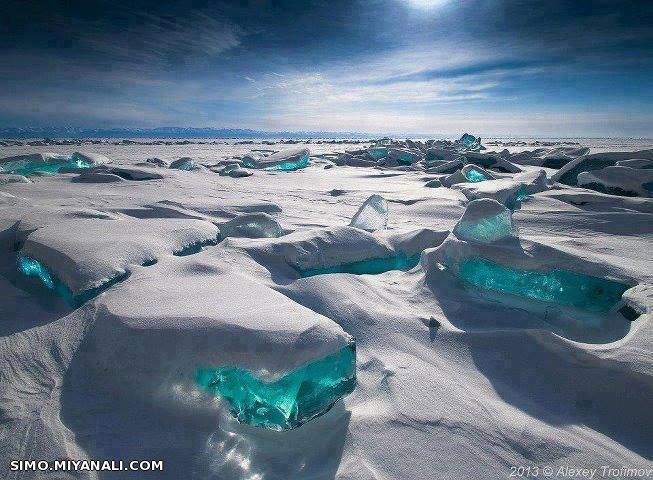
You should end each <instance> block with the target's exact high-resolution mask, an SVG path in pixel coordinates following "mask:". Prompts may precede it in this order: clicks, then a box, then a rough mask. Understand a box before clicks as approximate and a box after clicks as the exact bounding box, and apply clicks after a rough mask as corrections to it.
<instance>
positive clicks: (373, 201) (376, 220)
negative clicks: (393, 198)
mask: <svg viewBox="0 0 653 480" xmlns="http://www.w3.org/2000/svg"><path fill="white" fill-rule="evenodd" d="M349 225H350V226H352V227H356V228H360V229H361V230H367V231H368V232H373V231H375V230H383V229H385V228H388V202H386V200H385V198H383V197H382V196H381V195H376V194H375V195H372V196H371V197H370V198H368V199H367V200H365V203H363V205H361V207H360V208H359V209H358V211H357V212H356V214H355V215H354V216H353V217H352V219H351V222H350V223H349Z"/></svg>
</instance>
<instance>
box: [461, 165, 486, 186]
mask: <svg viewBox="0 0 653 480" xmlns="http://www.w3.org/2000/svg"><path fill="white" fill-rule="evenodd" d="M462 174H463V175H464V176H465V178H466V179H467V180H468V181H469V182H473V183H476V182H482V181H484V180H490V179H492V178H494V177H493V176H492V175H490V174H489V173H488V172H486V171H485V170H483V169H482V168H481V167H477V166H476V165H465V166H464V167H463V169H462Z"/></svg>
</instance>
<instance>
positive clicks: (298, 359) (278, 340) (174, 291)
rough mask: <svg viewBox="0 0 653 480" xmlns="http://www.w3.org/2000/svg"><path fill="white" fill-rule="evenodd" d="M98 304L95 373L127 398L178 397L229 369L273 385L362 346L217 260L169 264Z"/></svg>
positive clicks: (144, 272) (138, 275) (137, 275)
mask: <svg viewBox="0 0 653 480" xmlns="http://www.w3.org/2000/svg"><path fill="white" fill-rule="evenodd" d="M95 302H96V304H97V305H98V313H97V315H98V319H97V321H96V322H95V329H94V332H93V336H94V337H95V338H96V344H97V349H96V351H95V352H93V354H92V355H93V361H94V365H96V366H97V368H98V369H99V370H102V369H104V368H106V369H108V370H109V371H110V372H112V373H111V376H112V377H113V379H114V380H115V381H116V386H117V388H121V389H124V390H128V389H129V386H133V385H140V386H141V388H142V387H143V386H144V387H145V389H146V390H156V391H161V390H162V389H163V390H166V391H167V394H168V395H173V394H174V388H175V385H176V384H184V385H186V386H193V385H194V381H195V378H196V373H197V371H198V369H200V368H217V367H225V366H229V367H236V368H242V369H246V370H249V371H251V372H253V373H254V374H256V375H257V376H259V377H260V378H263V379H265V380H267V381H270V380H274V379H276V378H279V377H280V376H281V375H283V374H285V373H288V372H291V371H292V370H295V369H297V368H299V367H301V366H304V365H306V364H308V363H309V362H312V361H315V360H318V359H321V358H324V357H326V356H328V355H331V354H333V353H335V352H338V351H340V350H341V349H342V348H343V347H346V346H348V345H350V344H351V342H352V338H351V336H350V335H348V334H347V333H345V332H344V331H343V330H342V328H340V327H339V326H338V325H337V324H336V323H335V322H333V321H331V320H330V319H328V318H326V317H324V316H322V315H319V314H317V313H315V312H313V311H312V310H309V309H308V308H305V307H302V306H301V305H299V304H297V303H295V302H293V301H292V300H290V299H288V298H287V297H285V296H283V295H281V294H280V293H277V292H275V291H274V290H272V289H271V288H268V287H266V286H264V285H262V284H260V283H258V282H255V281H253V280H251V279H249V278H247V277H244V276H241V275H239V274H236V273H234V272H232V271H229V270H225V269H224V268H223V267H222V266H221V265H220V264H219V262H217V261H216V259H212V258H210V257H207V256H203V257H202V258H201V259H200V258H199V257H192V259H191V261H188V259H184V261H182V260H181V259H175V258H174V257H172V258H171V257H168V258H166V259H162V260H161V261H160V262H159V263H158V264H157V265H154V266H152V267H149V268H141V269H138V270H137V271H135V272H133V274H132V275H131V277H130V278H129V281H128V282H123V283H121V284H119V285H116V286H115V287H114V288H112V289H110V290H108V291H107V292H106V293H105V295H103V296H102V297H98V299H97V300H96V301H95ZM165 351H174V352H175V354H174V355H171V356H165V355H163V356H162V355H161V354H160V352H165ZM155 358H156V359H157V361H153V359H155ZM101 377H103V378H106V375H102V376H101ZM148 387H149V388H148Z"/></svg>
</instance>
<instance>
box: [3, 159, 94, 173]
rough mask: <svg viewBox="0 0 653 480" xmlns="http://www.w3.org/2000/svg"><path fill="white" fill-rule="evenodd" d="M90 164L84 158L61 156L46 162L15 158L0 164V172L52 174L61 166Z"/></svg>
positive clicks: (86, 165) (74, 166)
mask: <svg viewBox="0 0 653 480" xmlns="http://www.w3.org/2000/svg"><path fill="white" fill-rule="evenodd" d="M90 167H91V164H90V163H89V162H86V161H84V160H80V159H76V158H74V157H72V158H70V159H66V158H62V159H61V160H56V161H51V162H48V163H43V162H40V161H39V162H34V161H30V160H16V161H15V162H7V163H3V164H1V165H0V173H13V174H15V175H23V176H25V177H28V176H30V175H32V174H34V173H36V172H39V173H44V174H47V175H53V174H55V173H57V172H58V171H59V170H61V169H62V168H90Z"/></svg>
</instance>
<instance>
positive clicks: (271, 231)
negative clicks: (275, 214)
mask: <svg viewBox="0 0 653 480" xmlns="http://www.w3.org/2000/svg"><path fill="white" fill-rule="evenodd" d="M219 228H220V238H227V237H241V238H276V237H280V236H282V235H283V234H284V231H283V228H281V225H279V222H277V221H276V220H275V219H274V218H272V217H271V216H270V215H268V214H267V213H264V212H257V213H248V214H245V215H240V216H238V217H236V218H234V219H233V220H229V221H228V222H225V223H223V224H221V225H220V227H219Z"/></svg>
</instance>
